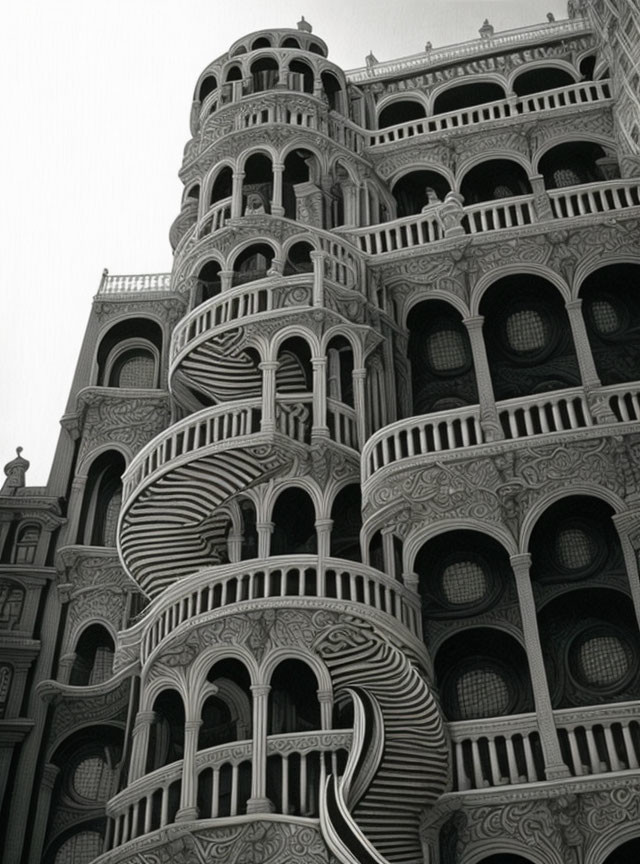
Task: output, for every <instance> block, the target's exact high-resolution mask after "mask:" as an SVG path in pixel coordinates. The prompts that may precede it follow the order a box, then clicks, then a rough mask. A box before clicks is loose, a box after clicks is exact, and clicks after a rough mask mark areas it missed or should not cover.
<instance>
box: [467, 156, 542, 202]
mask: <svg viewBox="0 0 640 864" xmlns="http://www.w3.org/2000/svg"><path fill="white" fill-rule="evenodd" d="M489 155H490V154H485V158H481V159H478V158H477V157H476V159H475V160H472V162H473V163H474V164H472V162H469V163H467V164H466V165H465V166H464V169H460V174H459V176H460V194H461V195H462V197H463V198H464V203H465V205H466V206H469V205H473V204H479V203H481V202H484V201H497V200H502V199H504V198H513V197H516V196H519V195H530V194H531V191H532V190H531V183H530V181H529V177H528V176H527V168H528V165H527V163H526V160H525V159H524V158H523V157H520V156H519V155H518V154H515V153H514V154H509V156H508V157H501V158H487V157H489Z"/></svg>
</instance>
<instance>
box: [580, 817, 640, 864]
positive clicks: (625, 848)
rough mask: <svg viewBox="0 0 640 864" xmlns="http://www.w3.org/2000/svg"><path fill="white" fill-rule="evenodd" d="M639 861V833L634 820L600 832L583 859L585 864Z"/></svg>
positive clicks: (614, 863)
mask: <svg viewBox="0 0 640 864" xmlns="http://www.w3.org/2000/svg"><path fill="white" fill-rule="evenodd" d="M639 860H640V831H638V826H637V824H636V823H635V821H634V820H630V821H629V823H628V824H626V825H625V824H618V825H616V826H615V828H614V829H613V830H611V831H601V832H599V833H598V835H597V837H596V838H595V840H594V843H593V844H592V846H591V848H590V850H589V853H588V854H587V856H586V857H585V864H630V862H632V861H639Z"/></svg>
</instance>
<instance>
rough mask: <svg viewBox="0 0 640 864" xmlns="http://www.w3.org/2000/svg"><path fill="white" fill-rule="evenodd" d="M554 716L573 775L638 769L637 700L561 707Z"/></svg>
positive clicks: (639, 719)
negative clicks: (614, 703)
mask: <svg viewBox="0 0 640 864" xmlns="http://www.w3.org/2000/svg"><path fill="white" fill-rule="evenodd" d="M554 717H555V721H556V727H557V729H558V735H559V737H560V746H561V748H562V751H563V754H564V759H565V762H566V763H567V765H568V766H569V770H570V771H571V773H572V774H573V775H574V776H575V777H583V776H586V775H594V774H608V773H611V772H618V771H636V770H638V768H640V703H638V702H621V703H620V704H618V705H607V706H603V705H598V706H597V707H595V708H572V709H562V710H560V711H554Z"/></svg>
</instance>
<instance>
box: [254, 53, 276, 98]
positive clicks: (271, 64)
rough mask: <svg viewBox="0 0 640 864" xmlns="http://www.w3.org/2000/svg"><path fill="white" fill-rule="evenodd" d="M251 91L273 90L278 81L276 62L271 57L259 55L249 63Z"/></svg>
mask: <svg viewBox="0 0 640 864" xmlns="http://www.w3.org/2000/svg"><path fill="white" fill-rule="evenodd" d="M251 78H252V83H253V92H254V93H260V92H262V91H263V90H273V89H274V88H275V86H276V84H277V83H278V63H277V61H276V60H274V59H273V57H261V58H260V59H259V60H255V61H254V62H253V63H252V64H251Z"/></svg>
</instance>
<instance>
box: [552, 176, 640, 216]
mask: <svg viewBox="0 0 640 864" xmlns="http://www.w3.org/2000/svg"><path fill="white" fill-rule="evenodd" d="M548 195H549V198H550V200H551V207H552V208H553V215H554V216H555V218H556V219H570V218H572V217H574V216H590V215H592V214H593V213H609V212H611V211H612V210H624V209H626V208H627V207H638V206H640V183H639V182H638V181H637V180H612V181H609V182H607V183H585V184H583V185H580V186H570V187H567V188H563V189H550V190H549V192H548Z"/></svg>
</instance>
